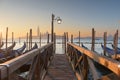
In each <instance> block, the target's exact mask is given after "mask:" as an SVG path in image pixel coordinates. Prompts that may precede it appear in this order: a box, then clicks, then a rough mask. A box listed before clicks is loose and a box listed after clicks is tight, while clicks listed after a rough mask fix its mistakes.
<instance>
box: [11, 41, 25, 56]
mask: <svg viewBox="0 0 120 80" xmlns="http://www.w3.org/2000/svg"><path fill="white" fill-rule="evenodd" d="M25 48H26V43H24V44H23V46H22V47H21V48H18V49H16V50H12V51H11V52H10V54H9V56H11V57H16V56H19V55H22V54H23V51H24V50H25Z"/></svg>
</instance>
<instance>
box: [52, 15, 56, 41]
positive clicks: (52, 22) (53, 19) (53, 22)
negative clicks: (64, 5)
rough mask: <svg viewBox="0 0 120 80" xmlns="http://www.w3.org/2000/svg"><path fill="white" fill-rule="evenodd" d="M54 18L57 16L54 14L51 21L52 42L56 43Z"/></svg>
mask: <svg viewBox="0 0 120 80" xmlns="http://www.w3.org/2000/svg"><path fill="white" fill-rule="evenodd" d="M54 18H55V15H54V14H52V21H51V42H54V41H53V40H54V37H53V36H54Z"/></svg>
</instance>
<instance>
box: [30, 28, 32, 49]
mask: <svg viewBox="0 0 120 80" xmlns="http://www.w3.org/2000/svg"><path fill="white" fill-rule="evenodd" d="M30 48H32V29H30Z"/></svg>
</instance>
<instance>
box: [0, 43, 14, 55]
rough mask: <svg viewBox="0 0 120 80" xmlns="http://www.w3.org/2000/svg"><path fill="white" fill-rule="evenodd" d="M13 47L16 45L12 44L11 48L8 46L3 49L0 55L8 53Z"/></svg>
mask: <svg viewBox="0 0 120 80" xmlns="http://www.w3.org/2000/svg"><path fill="white" fill-rule="evenodd" d="M15 45H16V43H15V42H14V43H13V44H12V45H11V46H9V47H7V49H6V48H5V49H0V53H1V52H2V53H4V52H6V51H7V52H9V51H11V50H13V48H14V47H15Z"/></svg>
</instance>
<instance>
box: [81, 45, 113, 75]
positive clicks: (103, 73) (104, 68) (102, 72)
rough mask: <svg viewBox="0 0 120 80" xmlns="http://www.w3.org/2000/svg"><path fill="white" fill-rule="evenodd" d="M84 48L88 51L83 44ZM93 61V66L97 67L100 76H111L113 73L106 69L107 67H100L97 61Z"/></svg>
mask: <svg viewBox="0 0 120 80" xmlns="http://www.w3.org/2000/svg"><path fill="white" fill-rule="evenodd" d="M82 47H83V48H85V49H88V48H87V47H86V46H84V45H83V44H82ZM92 61H93V64H94V65H95V68H96V70H97V72H98V73H99V75H106V74H110V73H112V71H110V70H109V69H108V68H106V67H105V66H103V65H100V64H99V63H97V62H96V61H94V60H92Z"/></svg>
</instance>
